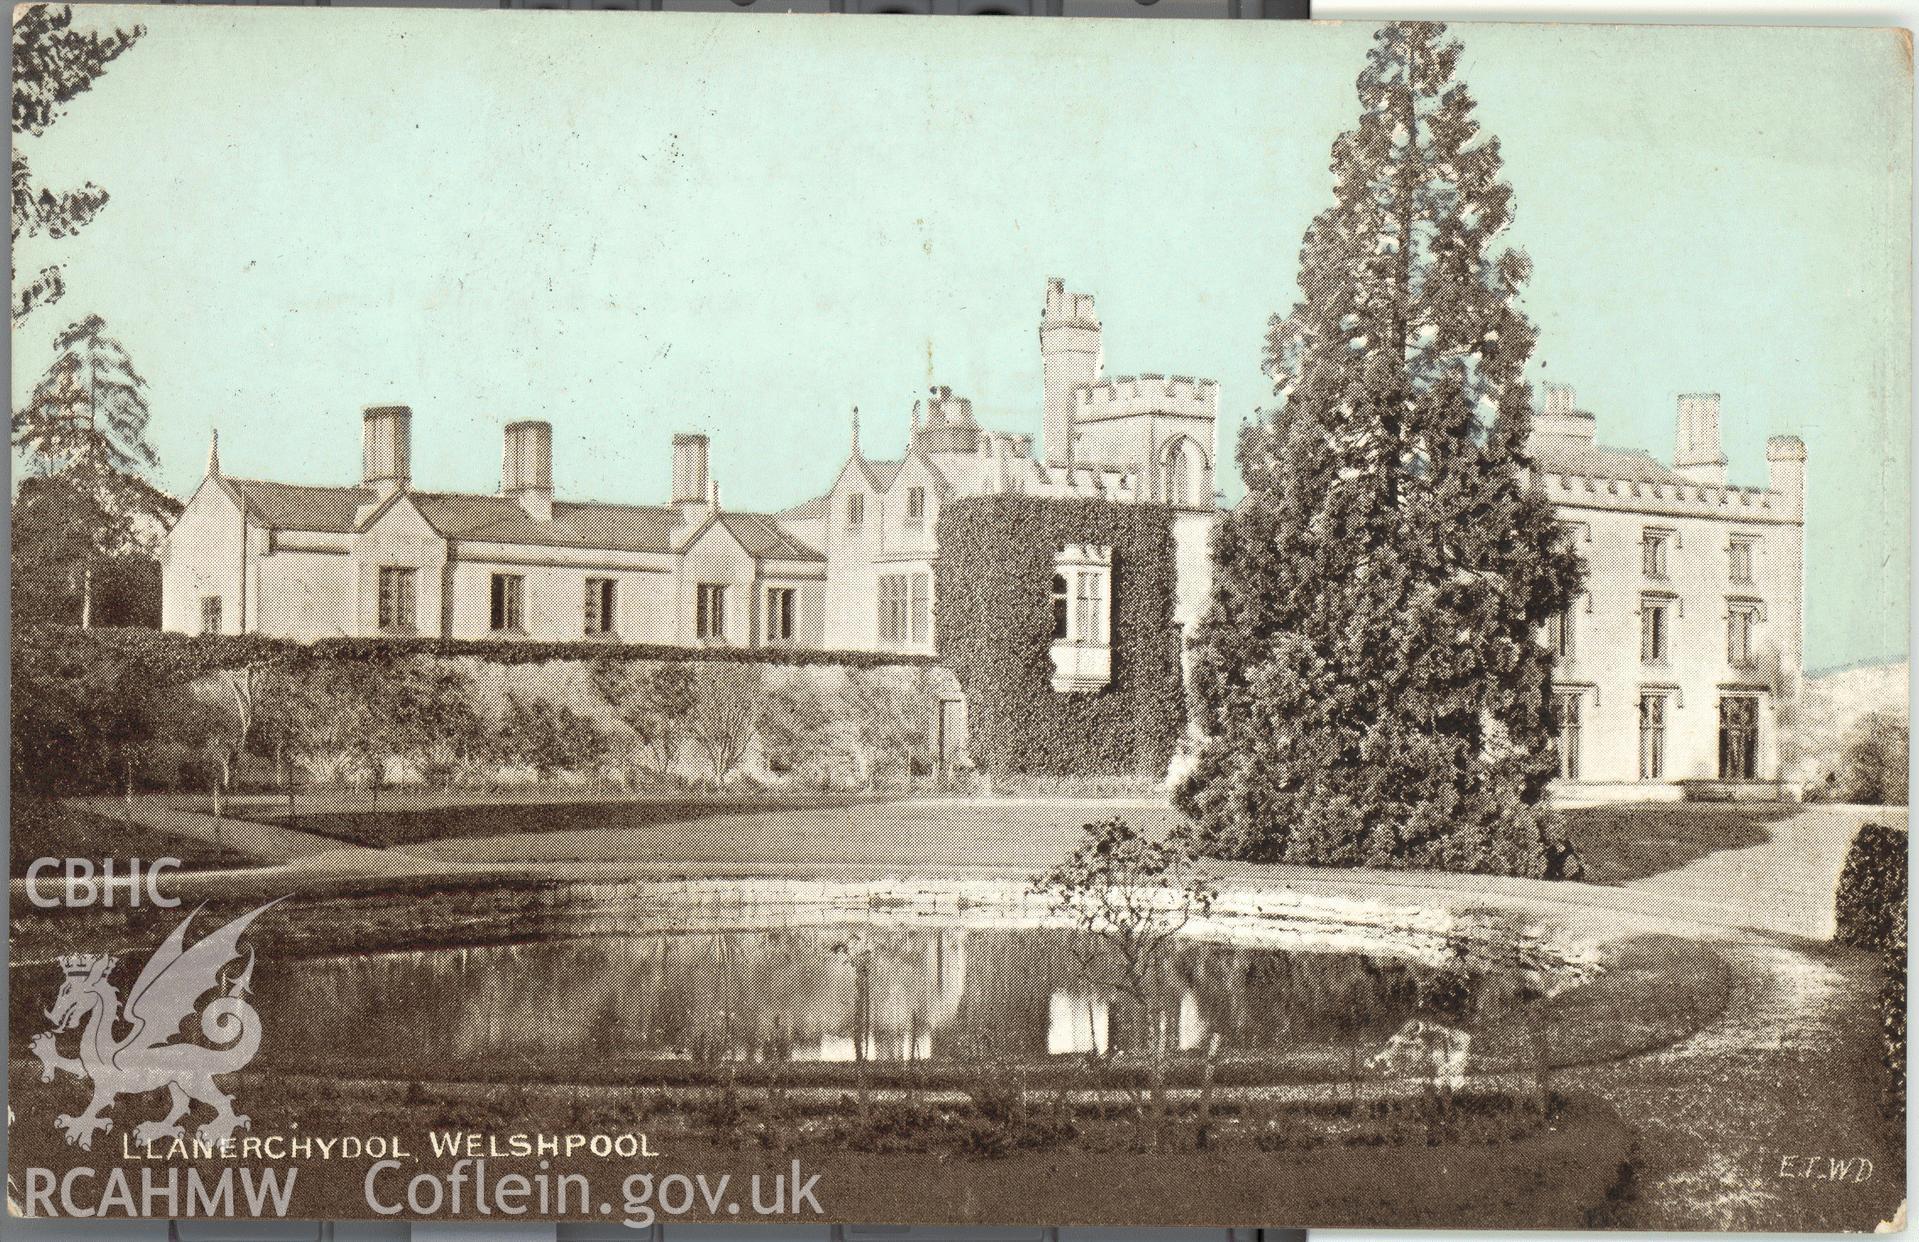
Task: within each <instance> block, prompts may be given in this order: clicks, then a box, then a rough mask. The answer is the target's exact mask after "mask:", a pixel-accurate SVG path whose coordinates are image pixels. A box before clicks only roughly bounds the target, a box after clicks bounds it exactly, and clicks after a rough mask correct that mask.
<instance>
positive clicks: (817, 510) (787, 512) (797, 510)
mask: <svg viewBox="0 0 1919 1242" xmlns="http://www.w3.org/2000/svg"><path fill="white" fill-rule="evenodd" d="M831 511H832V504H831V501H830V500H829V498H828V497H825V496H815V497H813V499H811V500H809V501H807V502H806V503H805V504H799V505H794V506H793V507H792V508H791V509H781V510H780V511H779V512H778V513H777V514H775V515H774V516H775V517H780V518H784V519H786V520H787V521H789V522H804V521H807V520H808V519H811V518H823V517H825V516H826V515H827V514H828V513H829V512H831Z"/></svg>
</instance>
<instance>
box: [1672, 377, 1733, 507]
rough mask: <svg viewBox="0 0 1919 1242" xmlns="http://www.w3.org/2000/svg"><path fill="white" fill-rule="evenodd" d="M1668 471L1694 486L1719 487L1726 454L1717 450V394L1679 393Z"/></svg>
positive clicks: (1722, 477)
mask: <svg viewBox="0 0 1919 1242" xmlns="http://www.w3.org/2000/svg"><path fill="white" fill-rule="evenodd" d="M1672 468H1673V469H1674V470H1676V471H1678V472H1679V473H1680V474H1683V475H1685V476H1686V477H1687V478H1688V479H1691V480H1692V481H1693V482H1695V483H1711V484H1715V485H1718V486H1721V487H1723V486H1724V485H1725V482H1726V455H1725V454H1724V453H1722V452H1720V451H1719V394H1718V393H1716V392H1682V393H1680V394H1679V434H1678V439H1677V443H1676V444H1675V446H1674V448H1673V455H1672Z"/></svg>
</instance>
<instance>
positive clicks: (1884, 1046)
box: [1835, 824, 1907, 1115]
mask: <svg viewBox="0 0 1919 1242" xmlns="http://www.w3.org/2000/svg"><path fill="white" fill-rule="evenodd" d="M1906 835H1907V834H1906V833H1904V832H1902V831H1900V830H1899V829H1896V828H1889V827H1887V826H1886V825H1884V824H1862V825H1860V827H1859V831H1858V832H1857V833H1856V834H1855V835H1854V836H1853V838H1852V848H1851V849H1850V850H1848V851H1847V853H1846V865H1845V868H1844V869H1843V870H1842V871H1840V873H1839V892H1838V896H1837V899H1836V910H1835V913H1836V915H1837V917H1838V924H1839V927H1838V931H1837V933H1836V935H1835V939H1837V940H1838V941H1839V943H1841V944H1849V945H1853V946H1855V947H1857V948H1861V949H1877V950H1878V951H1879V954H1880V983H1879V1033H1880V1041H1881V1057H1882V1060H1883V1062H1884V1065H1885V1070H1886V1081H1885V1091H1884V1095H1883V1104H1884V1106H1885V1108H1886V1111H1887V1112H1889V1113H1894V1114H1901V1115H1902V1114H1903V1113H1904V1112H1905V1107H1906V917H1907V910H1906Z"/></svg>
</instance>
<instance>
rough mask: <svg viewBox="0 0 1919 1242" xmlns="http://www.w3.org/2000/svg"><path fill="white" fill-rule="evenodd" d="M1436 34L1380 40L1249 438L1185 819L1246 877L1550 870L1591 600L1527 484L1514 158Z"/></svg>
mask: <svg viewBox="0 0 1919 1242" xmlns="http://www.w3.org/2000/svg"><path fill="white" fill-rule="evenodd" d="M1459 55H1460V47H1459V45H1458V44H1457V43H1456V42H1454V41H1452V40H1450V39H1448V38H1447V37H1446V36H1445V27H1444V26H1441V25H1438V24H1433V23H1397V24H1393V25H1389V26H1386V27H1384V28H1382V29H1381V30H1380V31H1379V33H1378V34H1377V35H1376V36H1375V42H1374V45H1373V48H1372V50H1371V52H1370V54H1369V55H1368V57H1367V61H1366V67H1365V69H1364V71H1363V72H1361V74H1360V75H1359V80H1358V87H1359V100H1360V118H1359V125H1358V127H1357V128H1355V129H1353V130H1350V131H1348V132H1346V133H1344V134H1342V135H1340V137H1339V138H1338V140H1337V141H1336V142H1335V143H1334V144H1333V151H1332V171H1333V174H1334V202H1333V205H1332V206H1331V207H1330V208H1328V209H1327V210H1325V211H1324V212H1322V213H1321V214H1320V215H1319V216H1318V217H1317V218H1316V219H1315V220H1314V221H1313V223H1312V225H1311V227H1310V228H1309V229H1308V230H1307V232H1306V237H1305V242H1304V244H1303V246H1302V248H1301V251H1300V274H1299V285H1300V288H1301V289H1302V290H1303V291H1304V297H1303V298H1301V300H1300V301H1299V302H1297V303H1296V304H1295V305H1294V306H1293V308H1292V310H1291V311H1290V312H1289V313H1287V314H1286V315H1284V316H1275V317H1274V319H1273V322H1272V326H1271V330H1270V333H1269V335H1268V341H1267V357H1266V369H1267V371H1268V373H1269V375H1270V376H1271V377H1272V379H1273V381H1274V386H1275V393H1276V395H1277V397H1278V402H1277V404H1276V406H1275V407H1274V409H1273V410H1272V411H1271V412H1270V413H1267V414H1264V415H1262V416H1261V418H1259V419H1258V420H1255V421H1254V422H1253V423H1251V424H1249V425H1248V426H1247V427H1246V428H1245V429H1244V431H1243V432H1242V434H1241V437H1240V442H1239V462H1240V467H1241V470H1242V472H1243V475H1244V478H1245V483H1246V489H1247V495H1246V498H1245V500H1244V502H1243V503H1242V504H1240V505H1239V506H1238V507H1237V508H1236V509H1235V510H1233V511H1232V512H1231V513H1230V514H1228V515H1226V516H1225V517H1224V518H1223V520H1222V522H1221V524H1220V527H1219V529H1218V532H1217V534H1216V536H1215V544H1214V555H1215V569H1214V585H1213V601H1212V606H1211V609H1210V612H1209V614H1208V616H1207V618H1206V620H1205V622H1204V623H1203V625H1202V626H1201V629H1200V632H1199V635H1198V641H1197V648H1196V651H1195V665H1194V673H1195V677H1194V681H1195V699H1196V705H1195V706H1196V716H1197V718H1198V723H1199V724H1200V726H1201V728H1202V730H1203V732H1204V734H1205V736H1206V741H1205V743H1204V745H1203V747H1202V750H1201V752H1200V754H1199V757H1198V762H1197V764H1196V765H1195V767H1194V769H1193V771H1192V772H1191V774H1190V775H1189V776H1188V777H1187V778H1186V779H1185V780H1184V781H1183V782H1182V784H1181V787H1180V789H1179V791H1178V801H1179V804H1180V806H1181V807H1182V809H1184V810H1185V811H1186V812H1187V813H1188V814H1189V815H1191V816H1192V817H1193V819H1194V820H1195V821H1197V824H1198V826H1199V830H1200V833H1201V836H1202V839H1203V840H1205V841H1206V842H1208V843H1209V844H1210V847H1211V848H1212V849H1213V850H1214V851H1216V852H1218V853H1222V854H1226V855H1229V856H1234V857H1240V858H1249V859H1261V860H1269V861H1284V862H1300V863H1310V864H1320V865H1338V866H1376V867H1390V866H1399V867H1437V868H1445V869H1449V870H1463V871H1487V872H1502V873H1514V874H1532V875H1537V874H1542V873H1546V872H1548V871H1550V870H1552V869H1553V868H1554V867H1555V866H1556V865H1557V864H1558V861H1559V859H1560V857H1561V855H1560V853H1559V849H1558V847H1557V846H1556V845H1554V844H1552V842H1553V841H1554V840H1555V839H1556V835H1557V834H1556V831H1555V829H1554V826H1553V825H1552V823H1551V821H1550V817H1549V813H1548V812H1547V811H1546V810H1545V808H1544V807H1543V806H1542V805H1541V804H1542V801H1543V797H1544V792H1545V786H1546V782H1547V780H1548V779H1549V778H1550V777H1551V776H1552V775H1553V773H1554V770H1555V763H1556V757H1555V753H1554V738H1553V728H1552V716H1551V711H1552V703H1551V689H1550V677H1551V671H1552V663H1551V656H1550V653H1549V652H1548V651H1547V649H1546V647H1545V646H1544V645H1543V643H1542V642H1540V640H1539V637H1538V634H1539V630H1540V627H1542V626H1543V625H1544V624H1545V622H1546V620H1547V618H1548V617H1549V616H1550V615H1551V614H1553V613H1554V612H1557V611H1559V610H1561V609H1563V608H1565V607H1566V606H1567V604H1568V603H1569V601H1570V600H1571V599H1572V598H1573V596H1574V594H1575V592H1576V591H1577V589H1578V573H1579V570H1578V562H1577V561H1576V560H1575V559H1574V558H1573V556H1572V554H1571V552H1570V550H1569V549H1568V548H1566V547H1565V546H1563V544H1562V543H1561V542H1560V537H1559V535H1558V533H1557V529H1556V527H1555V524H1554V520H1553V513H1552V510H1551V507H1550V505H1549V504H1548V503H1547V502H1546V500H1545V499H1544V497H1543V496H1541V495H1540V494H1539V493H1538V492H1537V491H1536V490H1535V489H1534V488H1533V486H1532V485H1531V483H1530V482H1529V477H1531V475H1530V467H1531V465H1532V462H1531V460H1530V458H1529V457H1528V455H1527V448H1526V442H1527V437H1528V434H1529V430H1530V426H1531V403H1532V394H1531V390H1530V389H1529V387H1528V386H1527V384H1526V382H1525V379H1524V377H1523V375H1522V371H1523V368H1524V366H1525V363H1526V360H1527V357H1528V355H1529V354H1530V353H1531V351H1532V347H1533V339H1534V333H1533V328H1532V325H1531V324H1530V323H1529V322H1527V320H1526V317H1525V315H1524V314H1523V313H1522V312H1521V310H1520V307H1519V293H1520V289H1521V286H1522V284H1523V283H1524V281H1525V279H1526V277H1527V275H1528V272H1529V270H1530V262H1529V261H1528V259H1527V258H1526V257H1525V255H1524V254H1523V253H1521V252H1519V251H1516V250H1511V249H1506V248H1503V247H1500V246H1498V245H1497V242H1498V239H1499V236H1500V234H1501V233H1502V232H1503V231H1504V230H1505V229H1506V227H1507V225H1508V224H1509V223H1510V221H1511V219H1512V211H1513V206H1512V191H1511V189H1510V188H1509V187H1508V186H1507V185H1506V184H1505V183H1504V182H1502V181H1501V180H1500V155H1499V143H1498V140H1497V139H1495V138H1493V137H1491V136H1490V135H1487V134H1484V133H1482V132H1481V130H1480V128H1479V126H1478V124H1477V123H1476V122H1475V121H1474V119H1473V100H1472V98H1471V96H1470V95H1468V94H1467V91H1466V88H1465V86H1464V85H1463V84H1462V83H1460V82H1458V81H1457V80H1455V78H1454V70H1455V68H1456V67H1457V64H1458V61H1459Z"/></svg>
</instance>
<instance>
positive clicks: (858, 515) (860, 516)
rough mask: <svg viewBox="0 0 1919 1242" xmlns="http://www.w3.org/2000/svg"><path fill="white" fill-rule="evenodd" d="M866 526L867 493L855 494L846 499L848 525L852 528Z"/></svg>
mask: <svg viewBox="0 0 1919 1242" xmlns="http://www.w3.org/2000/svg"><path fill="white" fill-rule="evenodd" d="M865 524H866V493H864V492H854V493H853V494H852V495H851V496H848V497H847V498H846V525H847V526H848V527H849V528H851V527H855V526H864V525H865Z"/></svg>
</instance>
